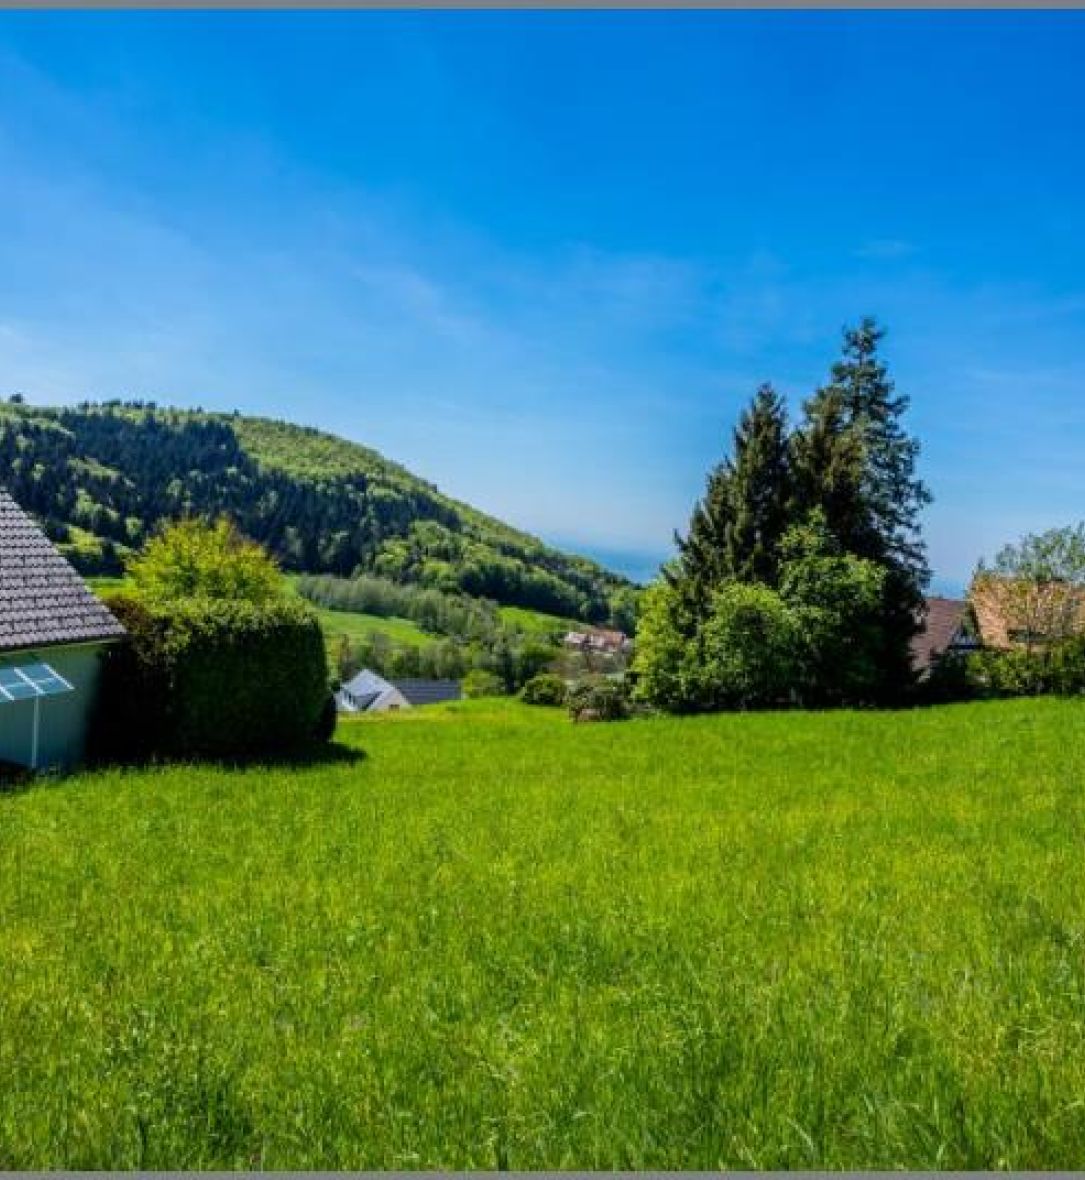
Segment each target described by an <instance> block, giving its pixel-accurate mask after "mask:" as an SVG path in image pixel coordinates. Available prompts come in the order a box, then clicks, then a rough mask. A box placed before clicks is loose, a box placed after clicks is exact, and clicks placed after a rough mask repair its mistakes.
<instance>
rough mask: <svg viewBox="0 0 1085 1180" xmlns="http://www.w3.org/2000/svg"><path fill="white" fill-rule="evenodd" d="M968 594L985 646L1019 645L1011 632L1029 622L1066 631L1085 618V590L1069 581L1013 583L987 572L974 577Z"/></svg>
mask: <svg viewBox="0 0 1085 1180" xmlns="http://www.w3.org/2000/svg"><path fill="white" fill-rule="evenodd" d="M968 596H969V599H970V600H971V602H972V608H973V610H974V611H975V614H976V624H977V626H978V627H979V633H980V638H981V639H982V640H983V643H984V645H985V646H986V647H1002V648H1006V647H1014V646H1016V645H1017V643H1018V642H1020V641H1019V640H1018V639H1017V638H1016V637H1011V632H1012V631H1014V630H1015V629H1022V628H1023V627H1024V626H1026V625H1027V624H1029V623H1031V624H1032V625H1034V626H1035V627H1037V629H1038V630H1040V631H1043V630H1045V629H1049V628H1050V629H1052V630H1053V631H1054V633H1058V631H1060V630H1061V631H1062V633H1064V634H1065V633H1066V632H1067V631H1070V630H1076V629H1078V628H1079V627H1080V626H1081V623H1082V621H1083V619H1085V590H1082V588H1081V587H1074V586H1071V585H1069V584H1067V583H1066V582H1027V581H1017V582H1014V581H1011V580H1008V579H1005V578H1000V577H997V576H995V575H993V574H985V575H982V576H977V577H976V578H975V579H974V580H973V582H972V588H971V589H970V590H969V592H968ZM1014 615H1018V616H1020V617H1018V618H1014V617H1013V616H1014ZM1037 638H1040V636H1037Z"/></svg>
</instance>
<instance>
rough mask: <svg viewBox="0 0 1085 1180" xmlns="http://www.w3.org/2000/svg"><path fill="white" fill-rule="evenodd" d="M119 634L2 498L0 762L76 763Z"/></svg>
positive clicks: (23, 516)
mask: <svg viewBox="0 0 1085 1180" xmlns="http://www.w3.org/2000/svg"><path fill="white" fill-rule="evenodd" d="M123 636H124V628H123V627H122V626H121V625H120V623H118V622H117V620H116V619H115V618H114V617H113V615H112V614H110V612H109V611H108V610H107V609H106V607H105V605H104V604H103V603H102V602H100V601H99V600H98V599H97V598H96V597H95V596H94V594H93V593H92V592H91V590H90V588H89V587H88V586H87V585H86V583H85V582H84V581H83V579H82V578H80V576H79V575H78V574H77V573H76V571H75V570H74V569H73V568H72V566H71V565H70V564H69V563H68V562H67V561H66V560H65V559H64V557H63V556H61V554H60V553H59V552H58V551H57V549H56V548H55V546H54V545H53V544H52V542H51V541H50V540H49V538H48V537H46V535H45V534H44V533H43V532H42V530H41V529H40V528H39V527H38V525H37V524H35V523H34V521H33V520H32V519H31V518H30V516H28V515H27V513H25V512H24V511H23V510H22V509H21V508H20V507H19V505H18V504H17V503H16V502H15V501H14V500H13V499H12V497H11V496H10V495H8V493H7V492H5V491H0V761H4V762H14V763H18V764H20V765H25V766H32V767H35V768H42V767H50V766H70V765H72V764H73V763H76V762H78V761H79V759H80V758H81V757H82V755H83V751H84V748H85V744H86V737H87V727H88V724H89V720H90V716H91V712H92V709H93V705H94V699H95V693H96V691H97V686H98V678H99V671H100V665H101V658H102V654H103V652H104V651H105V649H106V647H107V645H109V644H111V643H115V642H116V641H117V640H119V639H121V638H123Z"/></svg>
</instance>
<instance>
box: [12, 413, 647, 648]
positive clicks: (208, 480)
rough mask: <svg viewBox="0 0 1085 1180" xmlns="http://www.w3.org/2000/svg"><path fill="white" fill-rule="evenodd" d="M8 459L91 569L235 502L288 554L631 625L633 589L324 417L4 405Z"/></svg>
mask: <svg viewBox="0 0 1085 1180" xmlns="http://www.w3.org/2000/svg"><path fill="white" fill-rule="evenodd" d="M0 471H2V472H3V476H2V478H3V482H4V483H5V484H6V486H7V488H8V490H9V491H10V492H11V493H12V495H14V497H15V498H16V499H17V500H18V501H19V502H20V503H21V504H22V505H23V506H24V507H26V508H27V509H28V510H29V511H31V512H33V513H34V514H35V515H36V516H37V517H38V518H39V519H40V520H41V521H42V523H43V524H44V526H45V527H46V529H47V531H48V532H49V533H50V535H51V536H52V537H53V539H54V540H55V541H57V542H58V543H60V544H61V545H62V546H63V547H64V548H65V550H66V552H67V554H68V556H69V557H70V558H71V559H72V560H73V561H74V562H75V563H76V564H77V565H78V566H79V567H80V568H81V569H82V570H83V571H84V572H87V573H113V572H116V571H117V570H119V568H120V566H121V563H122V560H123V557H124V556H125V555H126V554H127V553H128V552H130V551H131V550H133V549H136V548H138V547H139V546H140V545H142V544H143V543H144V541H146V539H147V538H148V537H149V536H150V535H152V534H153V533H154V532H155V531H156V530H158V529H159V528H160V526H161V525H162V523H163V522H165V521H168V520H174V519H178V518H180V517H184V516H192V515H197V516H211V517H213V516H218V515H221V514H225V515H227V516H229V517H230V518H231V519H232V520H233V521H234V522H235V523H236V524H237V526H238V528H239V529H240V530H241V532H243V533H244V534H245V535H246V536H248V537H251V538H252V539H254V540H256V541H259V542H260V543H261V544H263V545H265V546H267V548H268V549H269V550H270V551H271V552H272V553H273V554H274V555H275V556H276V557H277V558H278V559H279V561H280V562H281V563H282V565H283V566H284V568H286V569H287V570H291V571H297V572H303V573H311V574H334V575H339V576H351V575H355V574H358V573H373V574H377V575H379V576H381V577H382V578H385V579H387V580H390V581H393V582H397V583H403V584H412V585H420V586H424V587H429V588H432V589H434V590H437V591H441V592H444V593H446V594H447V593H460V594H467V595H472V596H477V597H484V598H489V599H492V600H494V601H495V602H499V603H507V604H510V605H517V606H525V607H530V608H533V609H536V610H541V611H547V612H550V613H554V614H560V615H566V616H570V617H575V618H581V619H585V620H589V621H592V622H603V621H610V622H612V623H614V624H615V625H618V626H625V627H627V628H628V627H630V625H631V622H632V613H633V603H634V600H635V591H634V588H633V587H632V586H631V584H630V583H629V582H627V581H626V580H625V579H623V578H620V577H618V576H616V575H613V574H610V573H608V572H607V571H605V570H603V569H602V568H601V567H600V566H598V565H596V564H595V563H594V562H591V561H588V560H587V559H585V558H581V557H575V556H571V555H568V554H564V553H561V552H559V551H557V550H554V549H551V548H549V547H548V546H545V545H543V544H542V543H541V542H539V541H537V540H536V539H535V538H533V537H530V536H528V535H526V534H524V533H520V532H518V531H516V530H514V529H511V528H509V527H508V526H506V525H503V524H501V522H499V521H496V520H494V519H492V518H490V517H487V516H484V515H483V514H482V513H479V512H476V511H475V510H474V509H471V508H470V507H468V506H467V505H463V504H459V503H458V502H456V501H455V500H452V499H450V498H448V497H447V496H444V495H443V494H442V493H441V492H440V491H438V489H437V488H435V487H434V486H433V485H431V484H428V483H426V482H425V481H423V480H420V479H418V478H416V477H415V476H413V475H412V474H411V473H410V472H408V471H406V470H404V469H403V468H401V467H398V466H397V465H395V464H393V463H389V462H388V461H387V460H385V459H383V458H382V457H381V456H380V455H378V454H377V453H376V452H374V451H371V450H369V449H367V448H365V447H361V446H357V445H355V444H353V443H349V442H347V441H346V440H343V439H338V438H335V437H334V436H331V435H327V434H323V433H321V432H319V431H315V430H311V429H304V428H300V427H295V426H290V425H288V424H286V423H281V422H272V421H268V420H264V419H254V418H244V417H242V416H240V415H221V414H210V413H204V412H201V411H180V410H172V409H162V408H159V407H157V406H155V405H153V404H151V403H141V402H128V403H121V402H108V403H104V404H90V403H84V404H81V405H79V406H73V407H65V408H50V409H43V408H38V407H30V406H26V405H22V404H13V403H6V404H4V405H3V406H2V407H0Z"/></svg>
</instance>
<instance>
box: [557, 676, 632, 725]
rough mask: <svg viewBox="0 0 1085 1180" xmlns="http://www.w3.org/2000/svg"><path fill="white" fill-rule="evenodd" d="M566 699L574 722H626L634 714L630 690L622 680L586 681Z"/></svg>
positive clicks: (575, 688) (575, 687)
mask: <svg viewBox="0 0 1085 1180" xmlns="http://www.w3.org/2000/svg"><path fill="white" fill-rule="evenodd" d="M566 699H567V703H568V706H569V716H570V717H572V719H573V720H574V721H624V720H625V719H626V718H627V717H628V716H629V715H630V714H631V712H632V707H631V705H630V701H629V692H628V689H627V688H626V686H625V684H624V683H623V682H622V681H620V680H596V681H591V680H589V681H584V682H583V683H582V684H577V685H575V686H574V687H573V688H571V689H570V690H569V693H568V696H567V698H566Z"/></svg>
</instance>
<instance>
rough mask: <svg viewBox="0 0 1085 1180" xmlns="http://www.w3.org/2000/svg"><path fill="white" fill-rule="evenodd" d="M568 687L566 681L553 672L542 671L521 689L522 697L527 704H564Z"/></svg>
mask: <svg viewBox="0 0 1085 1180" xmlns="http://www.w3.org/2000/svg"><path fill="white" fill-rule="evenodd" d="M566 692H567V689H566V687H565V681H564V680H562V678H561V677H560V676H555V675H554V674H553V673H552V672H540V673H539V675H538V676H532V678H531V679H530V680H529V681H528V682H527V684H525V685H524V687H523V688H522V689H521V690H520V699H521V700H522V701H523V702H524V704H526V705H564V704H565V696H566Z"/></svg>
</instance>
